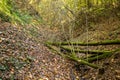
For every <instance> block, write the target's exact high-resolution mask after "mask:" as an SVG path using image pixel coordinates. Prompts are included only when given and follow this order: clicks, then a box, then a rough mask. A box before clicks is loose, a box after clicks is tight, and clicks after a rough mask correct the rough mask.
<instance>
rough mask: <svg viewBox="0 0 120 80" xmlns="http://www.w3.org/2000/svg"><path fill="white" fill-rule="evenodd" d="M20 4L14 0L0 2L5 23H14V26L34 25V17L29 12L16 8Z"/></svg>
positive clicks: (1, 15) (0, 11)
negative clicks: (17, 24)
mask: <svg viewBox="0 0 120 80" xmlns="http://www.w3.org/2000/svg"><path fill="white" fill-rule="evenodd" d="M17 5H18V4H17V3H15V1H12V0H1V1H0V17H1V18H2V20H3V21H8V22H12V23H14V24H16V23H19V24H22V25H24V24H32V21H33V20H34V16H31V15H30V14H29V13H28V12H27V11H22V9H18V8H16V6H17Z"/></svg>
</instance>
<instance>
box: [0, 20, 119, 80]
mask: <svg viewBox="0 0 120 80" xmlns="http://www.w3.org/2000/svg"><path fill="white" fill-rule="evenodd" d="M118 23H120V22H113V23H112V24H109V25H108V24H100V25H99V26H95V27H94V28H95V31H89V32H88V33H83V34H81V35H80V36H79V37H78V38H76V39H74V41H86V37H84V36H86V35H87V34H89V36H90V37H89V40H88V41H100V40H106V39H120V26H119V24H118ZM101 26H102V27H101ZM28 29H29V27H28ZM31 29H32V28H31ZM32 31H34V30H33V29H32ZM96 32H97V33H96ZM28 33H29V32H28ZM33 33H34V34H33ZM55 33H57V32H55ZM55 33H53V31H50V30H48V29H47V28H41V29H39V32H38V33H37V35H36V33H35V32H32V35H34V36H36V37H37V38H35V39H33V37H31V36H30V35H29V36H28V34H26V31H25V30H24V29H23V28H22V29H21V28H18V27H13V26H11V24H10V23H6V22H1V23H0V80H120V58H119V57H120V54H117V56H116V55H115V56H114V57H113V56H112V57H111V58H106V59H104V60H101V61H99V62H98V61H97V62H95V63H97V64H100V65H101V66H103V67H104V70H101V69H93V68H90V67H88V66H87V67H86V66H80V65H77V63H75V62H73V61H70V60H67V59H64V58H62V57H61V56H60V55H57V54H55V53H53V52H51V51H50V50H49V49H48V48H47V47H46V46H45V45H44V42H45V41H46V40H48V39H50V38H51V36H49V35H48V34H51V35H52V34H55ZM87 39H88V38H87ZM115 48H120V45H118V46H114V45H112V46H104V47H103V46H99V47H98V48H91V49H101V50H102V49H108V50H113V49H115ZM86 68H87V69H86Z"/></svg>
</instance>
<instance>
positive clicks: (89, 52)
mask: <svg viewBox="0 0 120 80" xmlns="http://www.w3.org/2000/svg"><path fill="white" fill-rule="evenodd" d="M61 48H62V49H64V50H65V51H67V52H72V51H74V52H75V53H76V52H79V53H88V54H103V53H111V51H100V50H91V51H90V50H80V49H72V48H67V47H64V46H61Z"/></svg>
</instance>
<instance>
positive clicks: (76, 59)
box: [46, 44, 99, 69]
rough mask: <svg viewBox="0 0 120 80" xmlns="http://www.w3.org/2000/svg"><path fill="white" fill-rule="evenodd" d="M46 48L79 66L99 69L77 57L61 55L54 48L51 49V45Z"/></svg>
mask: <svg viewBox="0 0 120 80" xmlns="http://www.w3.org/2000/svg"><path fill="white" fill-rule="evenodd" d="M46 46H47V47H48V48H49V49H51V50H52V51H54V52H56V53H57V54H59V55H61V56H62V57H63V58H68V59H71V60H73V61H76V62H78V63H79V64H84V65H88V66H90V67H92V68H95V69H97V68H99V67H98V66H97V65H95V64H92V63H89V62H87V61H85V60H82V59H79V58H77V57H75V56H73V55H67V54H62V53H60V52H59V51H58V50H56V49H54V48H53V47H52V46H51V45H49V44H46Z"/></svg>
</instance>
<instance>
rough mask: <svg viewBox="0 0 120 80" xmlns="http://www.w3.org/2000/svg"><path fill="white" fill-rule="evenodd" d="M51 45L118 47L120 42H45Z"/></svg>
mask: <svg viewBox="0 0 120 80" xmlns="http://www.w3.org/2000/svg"><path fill="white" fill-rule="evenodd" d="M47 43H48V44H51V45H55V46H58V45H79V46H98V45H113V44H114V45H120V40H105V41H100V42H88V43H85V42H47Z"/></svg>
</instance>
